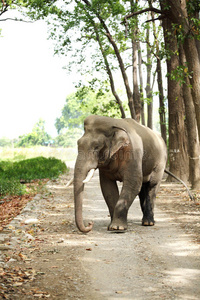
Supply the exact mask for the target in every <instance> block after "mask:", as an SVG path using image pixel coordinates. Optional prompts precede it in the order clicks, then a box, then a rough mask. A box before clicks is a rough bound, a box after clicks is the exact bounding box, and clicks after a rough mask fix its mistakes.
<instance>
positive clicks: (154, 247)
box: [0, 173, 200, 300]
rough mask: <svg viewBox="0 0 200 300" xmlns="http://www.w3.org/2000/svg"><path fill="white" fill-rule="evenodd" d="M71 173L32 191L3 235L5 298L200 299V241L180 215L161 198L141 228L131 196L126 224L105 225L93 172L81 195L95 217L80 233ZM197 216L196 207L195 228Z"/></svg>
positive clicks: (89, 215)
mask: <svg viewBox="0 0 200 300" xmlns="http://www.w3.org/2000/svg"><path fill="white" fill-rule="evenodd" d="M70 176H71V175H70ZM70 176H68V178H67V177H66V176H63V177H61V179H59V180H57V181H55V182H49V183H48V190H47V193H46V194H45V195H38V196H37V197H35V199H34V200H33V201H32V202H30V203H29V204H28V205H27V207H26V208H25V209H24V210H23V211H22V213H21V214H20V215H19V216H18V217H17V218H15V219H14V220H13V221H12V222H11V224H10V225H9V226H8V227H7V229H6V230H4V233H2V234H1V235H0V238H1V240H2V241H3V242H4V246H5V245H6V246H7V249H4V250H2V251H1V253H2V254H1V256H0V258H1V263H2V265H1V266H2V270H4V273H5V276H4V280H5V281H4V282H3V285H0V287H1V289H0V292H1V294H0V295H2V299H12V300H13V299H22V300H23V299H39V298H42V299H45V298H48V299H58V300H67V299H84V300H89V299H97V300H98V299H99V300H101V299H105V300H107V299H108V300H121V299H124V300H133V299H134V300H140V299H141V300H143V299H145V300H148V299H151V300H152V299H168V300H169V299H187V300H188V299H193V300H197V299H200V244H199V240H198V236H197V232H196V231H195V230H196V229H195V230H194V231H193V229H192V228H193V227H192V225H191V224H190V225H191V226H189V228H185V227H184V226H185V225H184V226H183V224H186V222H185V218H186V217H187V216H186V215H185V214H182V215H181V217H180V216H179V218H178V217H177V215H176V214H173V211H172V212H171V213H168V212H167V210H170V207H168V208H167V209H166V211H165V210H164V209H163V207H162V205H161V207H162V210H161V209H159V208H158V207H159V205H158V207H156V209H155V219H156V225H155V226H153V227H143V226H141V218H142V214H141V210H140V206H139V201H138V199H136V200H135V201H134V203H133V205H132V206H131V209H130V211H129V216H128V220H129V221H128V231H127V232H126V233H123V234H116V233H111V232H108V231H107V226H108V224H109V221H110V218H109V216H108V209H107V206H106V204H105V202H104V200H103V197H102V194H101V191H100V187H99V180H98V174H97V173H96V174H95V176H94V177H93V178H92V180H91V181H90V182H89V183H87V185H86V187H85V201H84V220H85V223H87V222H89V221H94V227H93V230H92V231H91V232H90V233H88V234H81V233H79V232H78V230H77V229H76V227H75V224H74V208H73V187H72V186H70V187H69V188H67V189H66V187H65V185H66V183H67V180H68V179H69V177H70ZM175 187H176V186H175ZM170 188H173V184H172V185H170V186H164V188H163V192H162V193H161V192H160V194H159V197H158V202H162V199H163V198H164V197H167V196H168V195H169V194H170ZM169 206H170V203H169ZM174 213H175V212H174ZM197 217H198V218H199V210H198V211H195V213H194V218H195V219H194V220H195V222H196V223H195V224H193V225H195V228H196V227H198V226H199V221H198V219H196V218H197ZM3 237H4V240H3ZM0 249H1V248H0ZM5 261H6V262H5ZM13 270H15V271H16V270H17V272H18V273H17V274H18V275H15V277H14V279H13V277H12V274H13V273H12V274H11V275H9V272H10V273H11V272H12V271H13ZM23 272H24V273H25V274H26V276H22V275H20V274H23ZM6 276H7V277H6ZM13 276H14V275H13ZM20 278H21V280H20ZM6 297H7V298H6ZM0 298H1V296H0Z"/></svg>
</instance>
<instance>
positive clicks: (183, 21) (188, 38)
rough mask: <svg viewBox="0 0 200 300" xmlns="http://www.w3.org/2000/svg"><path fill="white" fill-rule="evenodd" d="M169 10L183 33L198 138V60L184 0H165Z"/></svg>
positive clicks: (199, 120)
mask: <svg viewBox="0 0 200 300" xmlns="http://www.w3.org/2000/svg"><path fill="white" fill-rule="evenodd" d="M167 2H168V4H169V7H170V8H169V10H167V13H168V16H169V17H170V19H171V20H172V21H173V22H174V23H175V24H178V25H179V26H180V28H181V29H182V34H183V35H184V44H183V47H184V50H185V55H186V60H187V63H188V69H189V72H190V74H191V75H192V76H191V77H190V84H191V85H192V90H191V92H192V99H193V103H194V107H195V114H196V121H197V127H198V135H199V140H200V61H199V55H198V50H197V47H196V43H195V39H194V36H193V33H192V28H191V26H190V24H189V19H188V13H187V6H186V0H182V1H174V0H167ZM160 5H161V8H163V9H164V3H163V1H160Z"/></svg>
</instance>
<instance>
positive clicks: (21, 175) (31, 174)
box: [0, 157, 67, 195]
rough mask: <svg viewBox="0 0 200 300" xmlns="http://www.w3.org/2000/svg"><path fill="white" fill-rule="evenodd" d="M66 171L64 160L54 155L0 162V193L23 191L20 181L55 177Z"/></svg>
mask: <svg viewBox="0 0 200 300" xmlns="http://www.w3.org/2000/svg"><path fill="white" fill-rule="evenodd" d="M65 172H67V167H66V165H65V163H64V162H62V161H61V160H59V159H56V158H54V157H50V158H45V157H36V158H30V159H26V160H22V161H17V162H13V163H12V162H10V161H1V162H0V194H1V195H6V194H11V195H14V194H17V195H19V194H20V193H24V192H25V186H24V187H22V185H21V184H20V181H23V183H24V182H30V181H31V180H35V179H44V178H49V179H52V178H57V177H58V176H59V175H60V174H62V173H65Z"/></svg>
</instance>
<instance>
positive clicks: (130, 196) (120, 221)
mask: <svg viewBox="0 0 200 300" xmlns="http://www.w3.org/2000/svg"><path fill="white" fill-rule="evenodd" d="M140 188H141V184H140V183H138V182H136V183H135V184H133V183H129V184H127V185H126V184H125V185H123V188H122V192H121V194H120V197H119V200H118V201H117V203H116V206H115V209H114V214H113V219H112V222H111V224H110V225H109V227H108V230H110V231H115V232H124V231H126V230H127V215H128V210H129V208H130V206H131V204H132V203H133V200H134V199H135V197H136V196H137V195H138V193H139V191H140Z"/></svg>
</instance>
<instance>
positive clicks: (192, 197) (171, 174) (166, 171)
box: [164, 169, 194, 200]
mask: <svg viewBox="0 0 200 300" xmlns="http://www.w3.org/2000/svg"><path fill="white" fill-rule="evenodd" d="M164 172H165V173H166V174H168V175H169V176H172V177H173V178H174V179H176V180H177V181H179V182H181V183H182V184H183V185H184V187H185V188H186V190H187V192H188V195H189V197H190V199H191V200H194V196H193V195H192V194H191V193H190V190H189V189H188V187H187V185H186V183H185V182H184V181H183V180H181V179H180V178H178V177H177V176H176V175H174V174H173V173H171V172H170V171H168V170H166V169H165V170H164Z"/></svg>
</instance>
